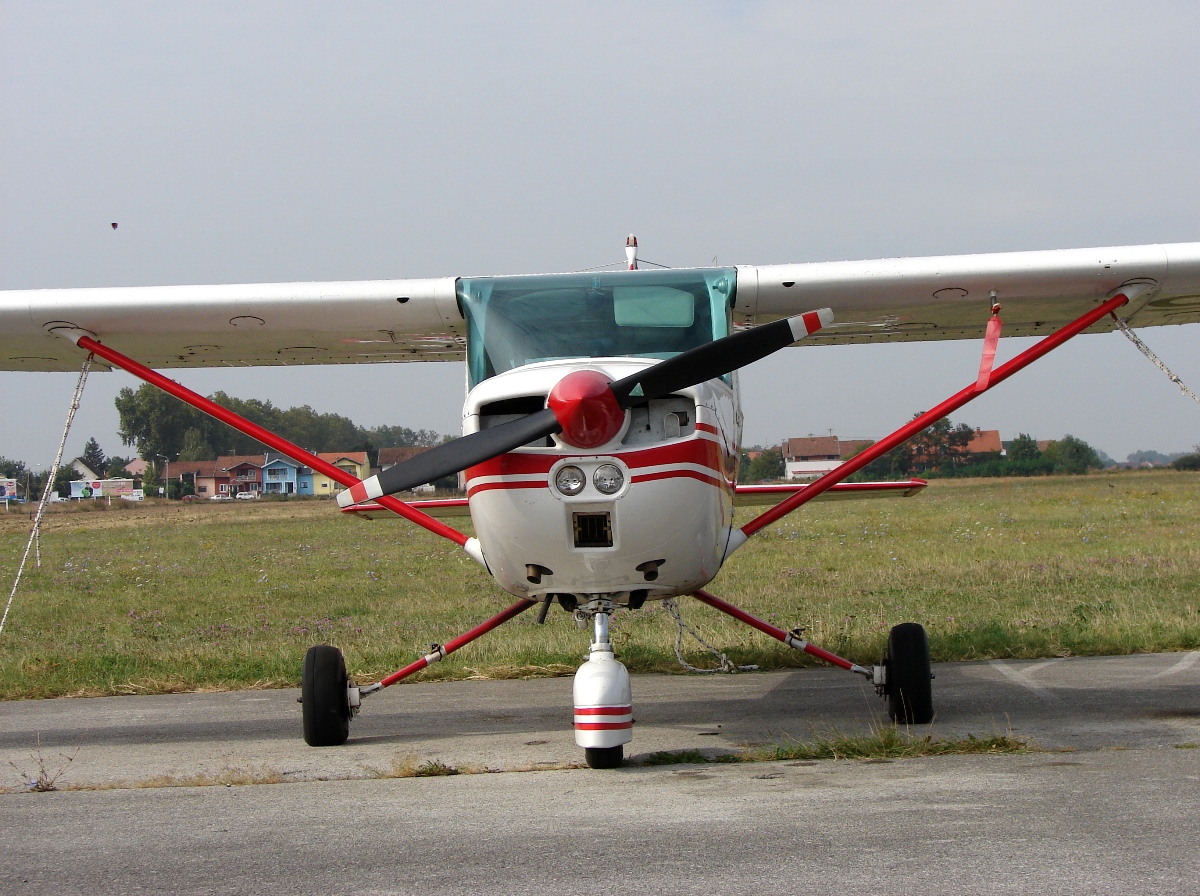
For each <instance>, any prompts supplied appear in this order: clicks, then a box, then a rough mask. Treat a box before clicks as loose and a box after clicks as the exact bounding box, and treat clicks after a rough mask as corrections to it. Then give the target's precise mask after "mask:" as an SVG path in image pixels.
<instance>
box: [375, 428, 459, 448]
mask: <svg viewBox="0 0 1200 896" xmlns="http://www.w3.org/2000/svg"><path fill="white" fill-rule="evenodd" d="M358 432H359V441H360V442H371V443H372V444H373V445H375V446H376V447H377V448H433V447H434V446H435V445H440V444H441V443H442V441H443V440H444V438H445V437H444V436H442V435H441V434H439V433H436V432H434V431H433V430H432V429H409V428H408V427H407V426H375V427H372V428H370V429H366V428H363V427H359V429H358ZM356 450H362V449H356Z"/></svg>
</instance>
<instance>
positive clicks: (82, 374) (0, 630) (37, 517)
mask: <svg viewBox="0 0 1200 896" xmlns="http://www.w3.org/2000/svg"><path fill="white" fill-rule="evenodd" d="M91 367H92V356H91V355H90V354H89V355H88V356H87V357H86V358H84V359H83V368H82V369H81V370H80V371H79V382H77V383H76V384H75V394H74V395H72V396H71V407H70V408H69V409H68V410H67V423H66V425H65V426H64V427H63V434H62V439H61V440H60V441H59V443H58V454H56V455H54V465H53V466H52V467H50V472H49V473H47V474H46V487H45V488H43V489H42V499H41V500H40V501H39V502H38V508H37V513H35V514H34V516H33V529H32V531H30V533H29V541H28V542H26V544H25V553H24V554H22V555H21V565H20V566H18V567H17V577H16V579H14V580H13V586H12V591H10V592H8V603H7V604H5V605H4V615H3V616H0V635H2V634H4V625H5V623H7V622H8V611H9V610H11V609H12V605H13V598H14V597H16V596H17V586H19V585H20V584H21V574H22V573H24V572H25V562H26V561H27V560H28V559H29V549H30V548H32V547H33V544H34V542H38V566H39V567H40V566H41V565H42V549H41V540H40V538H39V537H38V536H39V533H40V530H41V528H42V516H43V515H44V514H45V513H46V505H47V504H49V503H50V491H51V490H52V489H53V488H54V478H55V476H56V475H57V474H58V465H59V464H61V463H62V456H63V451H65V450H66V447H67V434H68V433H69V432H70V431H71V421H72V420H74V419H75V412H76V411H77V410H79V401H80V399H81V398H83V385H84V383H86V382H87V376H88V371H89V370H91Z"/></svg>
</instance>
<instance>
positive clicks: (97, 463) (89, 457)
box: [79, 438, 108, 476]
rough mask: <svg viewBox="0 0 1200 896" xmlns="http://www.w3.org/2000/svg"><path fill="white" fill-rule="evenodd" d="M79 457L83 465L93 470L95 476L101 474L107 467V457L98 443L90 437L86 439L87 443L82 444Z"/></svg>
mask: <svg viewBox="0 0 1200 896" xmlns="http://www.w3.org/2000/svg"><path fill="white" fill-rule="evenodd" d="M79 459H80V460H81V461H83V463H84V466H86V467H87V468H88V469H89V470H91V471H92V472H94V473H95V474H96V475H97V476H103V475H104V471H105V470H106V469H108V458H107V457H105V455H104V452H103V451H102V450H101V448H100V443H99V442H97V441H96V440H95V438H91V439H88V440H87V444H86V445H84V446H83V454H81V455H79Z"/></svg>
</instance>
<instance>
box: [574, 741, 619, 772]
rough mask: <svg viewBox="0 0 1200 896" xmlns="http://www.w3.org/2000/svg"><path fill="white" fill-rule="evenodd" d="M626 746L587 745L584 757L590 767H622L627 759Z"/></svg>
mask: <svg viewBox="0 0 1200 896" xmlns="http://www.w3.org/2000/svg"><path fill="white" fill-rule="evenodd" d="M624 750H625V748H624V747H621V746H619V745H618V746H615V747H585V748H584V751H583V758H584V759H586V760H587V764H588V768H620V767H621V763H622V762H624V761H625V756H624Z"/></svg>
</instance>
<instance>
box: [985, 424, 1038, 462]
mask: <svg viewBox="0 0 1200 896" xmlns="http://www.w3.org/2000/svg"><path fill="white" fill-rule="evenodd" d="M1038 444H1039V446H1040V445H1041V443H1040V442H1039V443H1038ZM967 453H968V454H993V453H997V454H1000V455H1002V456H1003V455H1004V454H1006V452H1005V450H1004V445H1003V444H1001V442H1000V430H998V429H980V428H979V427H978V426H977V427H975V435H973V436H971V441H969V442H967Z"/></svg>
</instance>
